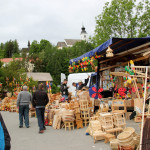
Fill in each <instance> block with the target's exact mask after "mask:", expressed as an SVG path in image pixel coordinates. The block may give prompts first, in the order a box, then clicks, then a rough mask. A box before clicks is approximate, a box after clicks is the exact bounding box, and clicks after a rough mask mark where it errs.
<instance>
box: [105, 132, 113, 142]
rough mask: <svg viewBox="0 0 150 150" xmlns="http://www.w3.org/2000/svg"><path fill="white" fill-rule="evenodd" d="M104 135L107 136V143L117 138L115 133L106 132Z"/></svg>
mask: <svg viewBox="0 0 150 150" xmlns="http://www.w3.org/2000/svg"><path fill="white" fill-rule="evenodd" d="M104 137H105V143H108V142H110V141H111V140H113V139H115V135H113V134H105V135H104Z"/></svg>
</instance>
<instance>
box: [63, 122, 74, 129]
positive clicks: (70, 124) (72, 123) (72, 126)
mask: <svg viewBox="0 0 150 150" xmlns="http://www.w3.org/2000/svg"><path fill="white" fill-rule="evenodd" d="M64 125H65V131H66V130H67V128H68V129H69V131H71V128H72V129H73V130H74V122H73V121H70V122H69V121H66V122H64Z"/></svg>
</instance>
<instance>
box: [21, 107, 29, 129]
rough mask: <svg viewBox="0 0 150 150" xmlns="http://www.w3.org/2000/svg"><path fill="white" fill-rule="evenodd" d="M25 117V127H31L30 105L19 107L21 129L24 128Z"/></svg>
mask: <svg viewBox="0 0 150 150" xmlns="http://www.w3.org/2000/svg"><path fill="white" fill-rule="evenodd" d="M23 117H24V119H25V126H26V127H29V105H20V106H19V121H20V126H21V127H23Z"/></svg>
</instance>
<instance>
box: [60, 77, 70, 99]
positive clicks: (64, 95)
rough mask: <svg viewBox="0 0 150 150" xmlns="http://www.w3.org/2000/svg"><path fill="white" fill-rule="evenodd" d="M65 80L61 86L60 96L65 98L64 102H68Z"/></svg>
mask: <svg viewBox="0 0 150 150" xmlns="http://www.w3.org/2000/svg"><path fill="white" fill-rule="evenodd" d="M67 82H68V81H67V79H64V81H63V83H62V85H61V94H62V97H64V98H65V100H68V88H69V87H67Z"/></svg>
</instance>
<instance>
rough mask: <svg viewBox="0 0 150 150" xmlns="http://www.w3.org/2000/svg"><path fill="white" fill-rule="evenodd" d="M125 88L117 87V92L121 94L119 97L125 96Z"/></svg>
mask: <svg viewBox="0 0 150 150" xmlns="http://www.w3.org/2000/svg"><path fill="white" fill-rule="evenodd" d="M126 91H127V90H126V88H119V89H118V93H119V95H120V96H121V97H125V96H126V93H125V92H126Z"/></svg>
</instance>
